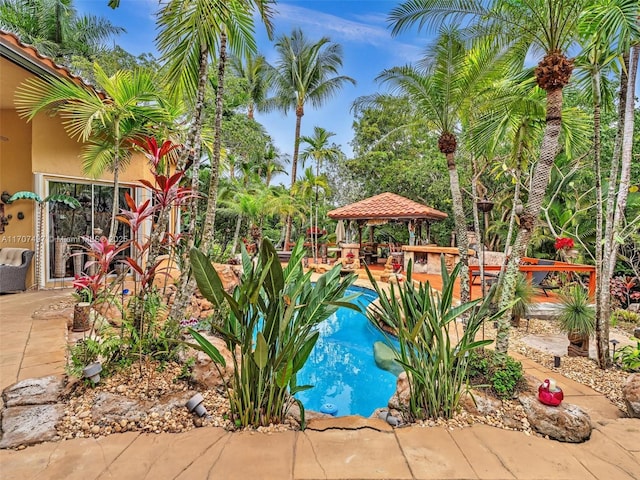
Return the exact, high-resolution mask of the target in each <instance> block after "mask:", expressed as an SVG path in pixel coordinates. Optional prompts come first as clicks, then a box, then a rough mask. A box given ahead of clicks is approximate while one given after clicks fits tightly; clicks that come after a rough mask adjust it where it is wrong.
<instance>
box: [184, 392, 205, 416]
mask: <svg viewBox="0 0 640 480" xmlns="http://www.w3.org/2000/svg"><path fill="white" fill-rule="evenodd" d="M186 405H187V409H188V410H189V411H190V412H192V413H195V414H196V415H198V416H199V417H204V416H205V415H206V414H207V409H206V408H205V406H204V397H203V396H202V395H201V394H200V393H196V394H195V395H194V396H193V397H191V398H190V399H189V401H188V402H187V404H186Z"/></svg>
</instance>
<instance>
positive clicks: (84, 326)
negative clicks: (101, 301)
mask: <svg viewBox="0 0 640 480" xmlns="http://www.w3.org/2000/svg"><path fill="white" fill-rule="evenodd" d="M90 328H91V304H90V303H89V302H80V303H76V304H75V305H74V307H73V327H72V328H71V330H72V331H74V332H86V331H87V330H89V329H90Z"/></svg>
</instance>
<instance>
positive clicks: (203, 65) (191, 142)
mask: <svg viewBox="0 0 640 480" xmlns="http://www.w3.org/2000/svg"><path fill="white" fill-rule="evenodd" d="M208 58H209V50H208V49H207V48H206V47H205V46H202V48H201V49H200V65H199V71H198V91H197V95H196V104H195V108H194V120H193V123H192V124H191V128H190V129H189V134H188V135H187V143H186V145H185V148H184V149H183V153H182V155H181V157H180V160H179V162H178V168H179V169H183V170H184V169H185V168H186V167H187V164H188V161H189V158H192V161H193V164H192V165H191V193H192V195H193V196H192V197H191V200H190V201H189V205H188V207H187V208H188V209H189V226H188V227H187V229H186V232H185V233H186V238H187V248H185V251H184V253H183V254H182V259H181V267H182V270H181V272H180V283H179V285H180V288H179V289H178V291H177V293H176V298H175V300H174V301H173V304H172V305H171V312H170V313H169V317H170V318H171V320H173V321H174V322H178V321H180V319H181V318H183V316H184V311H185V310H186V308H187V306H188V305H189V303H190V302H191V297H192V295H193V292H194V291H195V280H193V278H192V277H191V264H190V262H189V252H190V251H191V249H192V248H193V246H194V245H195V237H196V235H195V233H196V219H197V216H198V192H199V190H200V189H199V175H200V148H201V145H202V137H201V132H202V123H203V121H204V106H205V105H204V96H205V91H206V86H207V67H208V64H209V62H208Z"/></svg>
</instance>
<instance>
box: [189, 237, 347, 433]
mask: <svg viewBox="0 0 640 480" xmlns="http://www.w3.org/2000/svg"><path fill="white" fill-rule="evenodd" d="M303 255H304V249H303V244H302V242H298V243H297V244H296V246H295V247H294V248H293V250H292V253H291V259H290V260H289V263H288V265H287V267H286V268H284V269H283V268H282V266H281V265H280V262H279V260H278V254H277V252H276V251H275V249H274V248H273V246H272V245H271V243H270V242H269V241H268V240H265V241H264V242H263V243H262V247H261V249H260V252H259V254H258V258H257V261H256V262H253V261H252V259H251V257H250V256H249V255H248V254H247V252H246V250H244V249H243V251H242V263H243V274H242V278H241V281H240V285H239V286H237V287H236V289H235V290H234V292H233V294H229V293H227V292H225V291H224V289H223V286H222V283H221V281H220V278H219V277H218V274H217V273H216V271H215V270H214V268H213V267H212V265H211V262H210V261H209V259H208V258H207V257H206V256H205V255H204V254H203V253H201V252H200V251H198V250H196V249H193V250H192V251H191V262H192V269H193V272H194V275H195V277H196V281H197V283H198V288H199V289H200V292H202V295H203V296H204V297H205V298H207V299H208V300H209V301H210V302H211V303H213V304H214V305H216V306H217V307H219V308H220V307H222V306H224V305H226V306H228V308H229V311H230V314H229V316H228V317H227V318H226V319H225V321H224V324H223V325H222V326H219V325H216V324H213V328H214V329H215V331H216V333H217V334H218V335H220V336H221V337H222V338H223V339H224V341H225V342H226V344H227V347H228V348H229V350H230V351H232V352H235V351H238V353H239V354H238V355H234V356H233V362H234V374H233V378H232V380H231V388H230V389H229V390H228V392H227V393H228V395H229V402H230V405H231V415H232V420H233V421H234V422H236V424H238V425H241V426H244V427H246V426H249V425H251V426H260V425H269V424H270V423H280V422H282V421H283V420H284V417H285V415H286V413H287V411H288V409H289V407H290V406H291V405H292V403H293V402H295V403H297V404H298V405H299V406H300V411H301V412H302V421H303V424H304V406H303V405H302V404H301V402H300V401H299V400H297V399H295V397H293V395H295V394H296V393H297V392H300V391H303V390H306V389H308V388H311V385H298V384H297V381H296V375H297V373H298V372H299V371H300V369H301V368H302V367H303V366H304V363H305V362H306V360H307V358H308V357H309V354H310V353H311V351H312V350H313V347H314V345H315V343H316V341H317V340H318V336H319V333H318V331H317V330H316V327H317V325H318V324H319V323H320V322H322V321H323V320H325V319H326V318H327V317H329V316H330V315H331V314H333V313H334V312H335V311H336V310H337V309H338V308H339V307H348V308H353V309H356V310H357V309H358V307H356V306H354V305H353V304H351V303H349V302H350V301H351V300H353V299H354V298H355V297H356V296H357V295H354V296H345V294H346V290H347V288H348V287H349V286H350V285H351V284H352V283H353V282H354V280H355V276H353V275H351V276H348V277H345V278H344V279H341V277H340V268H339V267H338V266H336V267H334V268H333V269H332V270H330V271H329V272H327V273H326V274H325V275H323V276H321V277H320V278H319V279H318V280H317V281H316V282H315V284H313V283H312V282H311V273H310V272H307V273H304V270H303V268H302V257H303ZM191 334H192V335H193V337H194V338H195V339H196V341H197V342H198V343H199V344H200V346H201V348H202V349H203V351H204V352H205V353H206V354H208V355H209V356H210V357H211V359H212V360H213V361H214V363H215V364H216V365H224V364H225V362H224V359H223V357H222V356H221V355H220V352H219V351H218V350H217V349H216V348H215V347H214V346H213V345H211V343H210V342H208V341H207V340H206V339H205V338H204V337H202V336H201V335H200V334H199V333H198V332H196V331H195V330H191Z"/></svg>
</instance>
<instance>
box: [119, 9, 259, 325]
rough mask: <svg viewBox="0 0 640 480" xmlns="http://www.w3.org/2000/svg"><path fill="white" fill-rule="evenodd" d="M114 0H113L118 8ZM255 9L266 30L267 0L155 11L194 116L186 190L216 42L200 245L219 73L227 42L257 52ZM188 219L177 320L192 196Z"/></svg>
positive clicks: (194, 175) (182, 303) (216, 145)
mask: <svg viewBox="0 0 640 480" xmlns="http://www.w3.org/2000/svg"><path fill="white" fill-rule="evenodd" d="M118 4H119V2H118V1H117V0H116V1H114V2H112V6H113V7H114V8H115V7H117V6H118ZM256 9H257V10H258V13H259V14H260V18H261V20H262V21H263V22H264V24H265V26H266V27H267V32H268V33H269V35H271V29H272V27H271V22H270V16H271V11H270V5H269V2H268V1H267V0H232V1H230V2H225V1H221V0H216V1H210V0H195V1H194V0H171V1H169V2H167V3H166V4H164V6H163V8H162V9H161V10H160V12H159V14H158V25H159V27H160V33H159V35H158V40H157V43H158V50H159V51H160V52H161V53H162V54H163V56H164V57H165V58H166V59H167V70H166V71H167V81H168V84H169V85H171V86H172V89H173V91H174V93H175V94H176V95H178V96H180V97H181V98H185V99H189V100H190V101H191V102H192V103H190V108H191V110H192V112H193V115H192V118H193V119H194V120H193V121H192V122H191V124H190V127H189V132H188V134H187V140H186V142H185V148H184V149H183V151H182V155H181V156H180V160H179V162H178V167H179V168H180V169H181V170H186V168H187V166H189V165H190V170H191V179H192V183H191V190H192V192H193V194H194V195H195V196H197V195H198V194H199V178H200V176H199V168H200V157H201V147H202V129H203V124H204V116H205V106H206V104H205V96H206V91H207V84H208V78H209V72H208V67H209V62H210V59H211V58H212V57H213V56H214V52H215V50H216V47H219V55H218V75H217V84H216V102H215V119H214V142H213V158H211V160H210V166H211V170H210V178H209V193H208V203H207V211H206V215H205V223H204V228H203V231H202V238H203V239H204V245H203V246H204V247H205V248H206V249H207V250H209V249H211V247H212V245H213V238H214V236H213V227H214V223H215V209H216V202H217V190H218V177H219V168H220V155H221V145H222V139H221V135H222V98H223V95H224V72H225V67H226V62H227V41H228V42H229V46H230V49H231V51H232V53H235V54H236V55H237V56H242V55H244V54H246V53H255V52H256V48H257V47H256V43H255V39H254V37H253V29H254V20H253V11H254V10H256ZM188 210H189V223H188V226H187V228H185V234H186V237H187V247H186V248H185V250H184V255H185V257H184V258H183V259H182V265H183V269H182V275H181V276H180V289H179V291H178V294H177V295H176V300H175V301H174V303H173V305H172V308H171V314H170V316H171V318H172V319H173V320H176V321H177V320H178V319H179V317H180V315H181V313H182V311H183V310H184V309H185V307H186V305H187V303H188V302H189V301H190V299H191V296H192V294H193V291H194V289H195V284H194V281H193V280H192V276H191V275H190V264H189V262H188V261H187V258H186V256H187V255H188V252H189V251H190V250H191V248H193V246H194V245H195V244H196V240H197V239H196V219H197V217H198V202H197V201H196V199H195V198H194V199H193V200H192V201H191V202H190V205H189V208H188Z"/></svg>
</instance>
